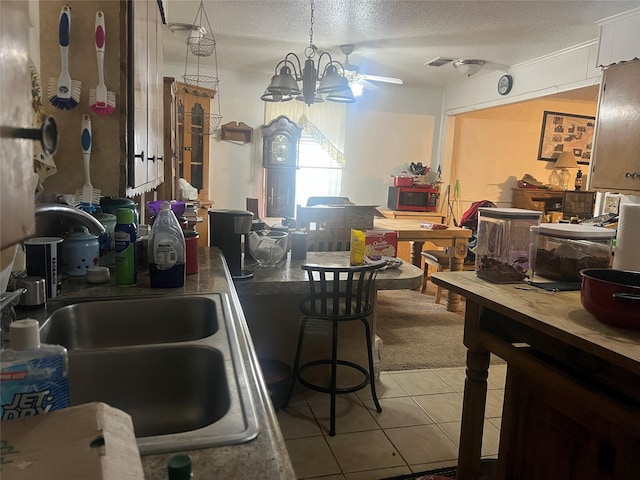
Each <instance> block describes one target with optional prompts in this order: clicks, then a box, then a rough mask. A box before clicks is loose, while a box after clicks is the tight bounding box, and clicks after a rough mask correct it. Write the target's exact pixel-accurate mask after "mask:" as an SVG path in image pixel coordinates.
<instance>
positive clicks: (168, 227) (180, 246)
mask: <svg viewBox="0 0 640 480" xmlns="http://www.w3.org/2000/svg"><path fill="white" fill-rule="evenodd" d="M185 251H186V248H185V240H184V233H183V232H182V228H180V224H179V223H178V219H177V218H176V216H175V214H174V213H173V211H172V210H171V204H170V203H169V202H164V203H163V204H162V207H161V208H160V211H159V212H158V215H156V218H155V220H154V222H153V226H152V227H151V235H150V236H149V278H150V280H151V288H177V287H182V286H184V279H185V260H186V254H185Z"/></svg>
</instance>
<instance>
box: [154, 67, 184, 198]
mask: <svg viewBox="0 0 640 480" xmlns="http://www.w3.org/2000/svg"><path fill="white" fill-rule="evenodd" d="M162 88H163V95H162V97H163V101H162V117H163V127H164V132H163V134H164V149H163V150H164V162H163V163H164V182H163V183H162V184H160V185H159V186H158V188H157V190H156V191H157V193H158V198H159V199H161V200H177V199H179V197H180V190H179V188H178V155H177V149H178V145H179V141H178V84H177V82H176V81H175V79H174V78H173V77H164V79H163V83H162Z"/></svg>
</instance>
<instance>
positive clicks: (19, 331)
mask: <svg viewBox="0 0 640 480" xmlns="http://www.w3.org/2000/svg"><path fill="white" fill-rule="evenodd" d="M9 342H10V343H9V348H8V349H6V350H2V352H0V360H1V362H0V363H1V364H2V371H1V374H0V378H1V379H2V389H0V401H1V404H2V405H1V407H2V412H1V414H0V418H2V420H13V419H15V418H24V417H31V416H33V415H40V414H43V413H48V412H51V411H53V410H60V409H61V408H66V407H68V406H69V380H68V378H67V376H68V359H67V349H66V348H64V347H62V346H60V345H47V344H40V332H39V324H38V321H37V320H33V319H31V318H27V319H24V320H16V321H15V322H13V323H12V324H11V326H10V327H9Z"/></svg>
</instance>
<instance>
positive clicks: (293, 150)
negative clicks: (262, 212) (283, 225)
mask: <svg viewBox="0 0 640 480" xmlns="http://www.w3.org/2000/svg"><path fill="white" fill-rule="evenodd" d="M260 128H261V129H262V166H263V167H264V168H265V192H266V216H267V217H294V216H295V200H296V169H297V168H298V145H299V143H300V135H301V134H302V128H300V127H299V126H298V125H296V124H295V123H294V122H292V121H291V120H289V119H288V118H287V117H286V116H284V115H281V116H279V117H278V118H276V119H274V120H272V121H271V122H269V124H268V125H263V126H262V127H260Z"/></svg>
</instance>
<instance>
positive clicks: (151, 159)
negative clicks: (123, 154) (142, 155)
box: [147, 155, 156, 162]
mask: <svg viewBox="0 0 640 480" xmlns="http://www.w3.org/2000/svg"><path fill="white" fill-rule="evenodd" d="M147 160H149V161H151V162H155V161H156V156H155V155H154V156H153V157H147Z"/></svg>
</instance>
